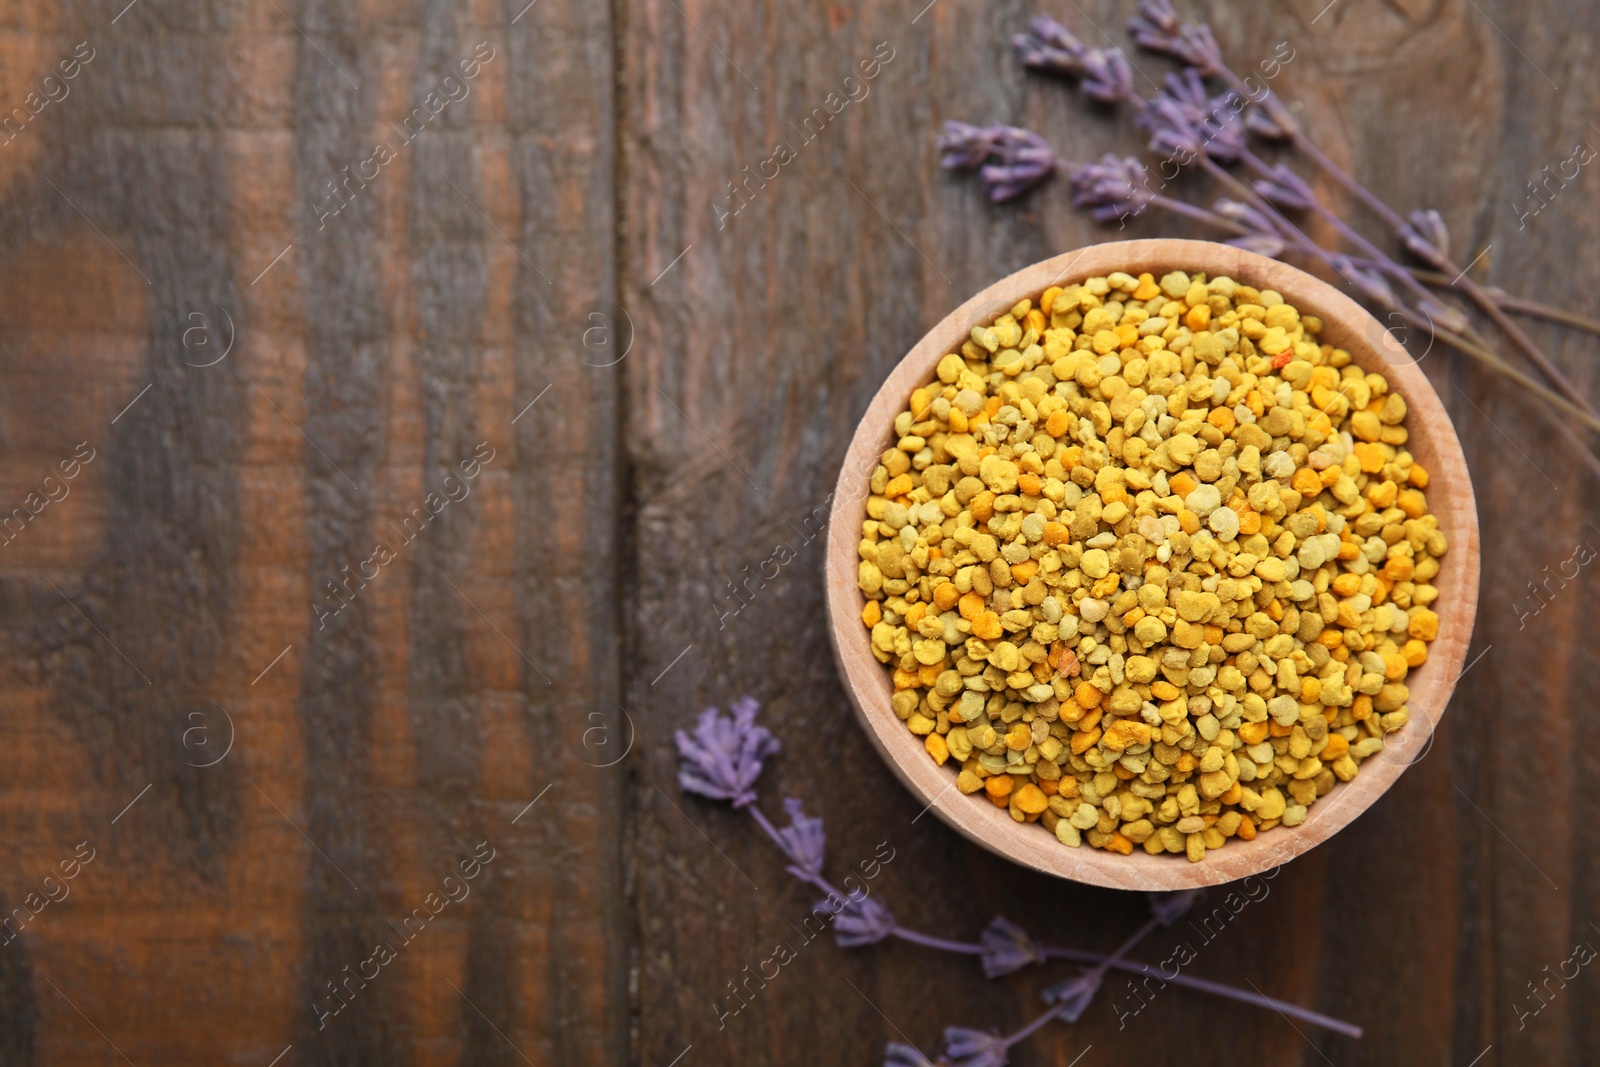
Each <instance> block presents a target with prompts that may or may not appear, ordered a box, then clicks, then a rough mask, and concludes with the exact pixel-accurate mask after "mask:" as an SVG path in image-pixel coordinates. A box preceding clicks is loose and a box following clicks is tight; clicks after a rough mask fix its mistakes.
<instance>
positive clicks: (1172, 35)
mask: <svg viewBox="0 0 1600 1067" xmlns="http://www.w3.org/2000/svg"><path fill="white" fill-rule="evenodd" d="M1128 33H1129V34H1130V35H1132V37H1133V39H1134V42H1135V43H1136V44H1138V46H1139V47H1140V48H1143V49H1145V50H1146V51H1150V52H1163V53H1165V54H1167V55H1169V56H1171V57H1172V58H1174V59H1176V60H1178V61H1179V62H1180V63H1186V64H1188V65H1189V66H1191V67H1195V68H1196V69H1198V70H1199V71H1200V73H1201V75H1203V76H1205V77H1210V76H1211V75H1213V74H1215V73H1217V72H1218V71H1219V70H1221V69H1222V48H1221V46H1219V45H1218V44H1217V38H1216V36H1215V35H1214V34H1212V32H1211V27H1209V26H1207V25H1206V24H1205V23H1198V24H1196V23H1192V22H1179V21H1178V13H1177V12H1176V11H1174V10H1173V9H1172V4H1171V3H1170V2H1169V0H1144V2H1143V3H1141V4H1140V5H1139V10H1138V13H1137V14H1135V15H1134V16H1133V18H1131V19H1129V20H1128Z"/></svg>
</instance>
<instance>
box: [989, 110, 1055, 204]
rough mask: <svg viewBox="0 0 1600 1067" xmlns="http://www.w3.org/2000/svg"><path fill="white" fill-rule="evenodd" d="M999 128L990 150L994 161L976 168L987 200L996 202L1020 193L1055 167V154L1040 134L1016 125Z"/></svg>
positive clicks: (1037, 182) (1043, 177)
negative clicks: (987, 194) (987, 197)
mask: <svg viewBox="0 0 1600 1067" xmlns="http://www.w3.org/2000/svg"><path fill="white" fill-rule="evenodd" d="M999 129H1000V134H999V136H998V137H997V138H995V141H994V145H993V148H992V149H991V151H990V158H991V159H993V160H994V162H992V163H987V164H985V165H984V167H983V169H982V170H981V171H979V176H980V177H982V178H983V184H984V187H985V188H986V189H987V190H988V193H989V199H990V200H991V201H993V202H994V203H996V204H999V203H1003V202H1005V201H1007V200H1011V199H1013V198H1015V197H1018V196H1021V195H1022V194H1023V193H1025V192H1027V191H1028V190H1029V189H1032V188H1033V187H1034V186H1035V185H1038V184H1039V183H1040V182H1042V181H1044V180H1045V179H1046V178H1047V177H1049V176H1050V173H1051V172H1052V171H1054V170H1055V169H1056V154H1055V152H1054V151H1053V150H1052V149H1051V147H1050V145H1049V143H1048V142H1047V141H1046V140H1045V139H1044V138H1043V137H1040V136H1039V135H1038V134H1036V133H1034V132H1033V131H1032V130H1024V129H1021V128H1020V127H1017V126H1001V127H1000V128H999Z"/></svg>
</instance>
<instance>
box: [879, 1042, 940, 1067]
mask: <svg viewBox="0 0 1600 1067" xmlns="http://www.w3.org/2000/svg"><path fill="white" fill-rule="evenodd" d="M883 1067H935V1065H934V1062H933V1061H932V1060H930V1059H928V1057H926V1056H924V1055H923V1054H922V1051H921V1050H920V1049H914V1048H912V1047H911V1046H910V1045H902V1044H900V1042H898V1041H891V1042H889V1044H888V1045H886V1046H885V1047H884V1050H883Z"/></svg>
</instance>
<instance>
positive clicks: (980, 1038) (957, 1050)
mask: <svg viewBox="0 0 1600 1067" xmlns="http://www.w3.org/2000/svg"><path fill="white" fill-rule="evenodd" d="M1008 1047H1009V1046H1007V1044H1006V1039H1005V1038H1003V1037H1001V1036H1000V1035H999V1034H997V1033H995V1032H994V1031H993V1030H969V1029H968V1028H966V1027H964V1026H947V1027H945V1031H944V1054H945V1058H946V1059H948V1060H949V1061H950V1067H1005V1065H1006V1063H1007V1062H1009V1061H1008V1060H1007V1059H1006V1049H1007V1048H1008Z"/></svg>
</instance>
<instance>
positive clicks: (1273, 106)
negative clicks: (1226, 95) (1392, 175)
mask: <svg viewBox="0 0 1600 1067" xmlns="http://www.w3.org/2000/svg"><path fill="white" fill-rule="evenodd" d="M1217 74H1218V76H1219V77H1221V78H1222V80H1223V81H1225V82H1227V83H1228V85H1229V87H1230V88H1232V89H1233V91H1234V92H1236V93H1238V94H1239V95H1240V96H1242V97H1244V98H1245V99H1246V100H1250V101H1253V102H1255V103H1256V104H1258V105H1259V106H1260V107H1262V108H1265V109H1266V112H1267V114H1268V115H1269V116H1271V118H1272V121H1273V122H1275V123H1277V125H1278V126H1279V128H1280V129H1282V130H1283V131H1284V132H1285V133H1286V134H1288V136H1289V140H1291V141H1292V142H1294V146H1295V147H1296V148H1298V149H1300V151H1302V152H1304V153H1305V154H1306V155H1307V156H1308V157H1310V159H1311V161H1312V162H1313V163H1315V164H1316V165H1317V166H1318V167H1319V168H1320V169H1321V170H1322V171H1323V172H1324V173H1325V174H1327V175H1328V177H1330V178H1332V179H1333V180H1334V181H1335V182H1337V183H1338V184H1339V185H1341V186H1343V187H1344V189H1345V190H1346V191H1347V192H1349V193H1350V194H1351V195H1352V196H1354V197H1355V198H1356V199H1357V200H1360V201H1361V202H1362V203H1363V204H1365V205H1367V207H1369V208H1371V209H1372V211H1373V213H1374V214H1376V215H1377V216H1378V217H1379V218H1381V219H1382V220H1383V221H1384V224H1385V225H1387V226H1388V227H1389V228H1390V229H1392V230H1394V231H1395V232H1396V233H1399V232H1400V231H1401V230H1403V229H1405V225H1406V223H1405V220H1404V219H1402V218H1401V217H1400V216H1399V215H1397V214H1395V211H1394V209H1393V208H1391V207H1390V206H1389V205H1388V204H1385V203H1384V202H1383V201H1382V200H1380V199H1379V198H1378V195H1377V194H1376V193H1374V192H1373V191H1372V190H1370V189H1368V188H1367V187H1366V186H1365V185H1362V184H1361V183H1360V182H1358V181H1356V179H1355V178H1353V177H1351V175H1349V174H1348V173H1346V172H1345V170H1344V168H1343V167H1340V166H1339V164H1337V163H1335V162H1334V161H1333V160H1332V159H1329V158H1328V157H1327V156H1326V155H1324V154H1323V152H1322V149H1320V148H1318V147H1317V146H1316V145H1315V144H1313V143H1312V142H1311V139H1310V138H1309V137H1307V136H1306V135H1305V131H1304V130H1302V129H1301V128H1300V123H1299V122H1297V121H1296V120H1295V117H1294V114H1293V113H1292V112H1291V111H1290V110H1289V109H1288V108H1287V107H1285V106H1284V105H1283V102H1282V101H1280V100H1279V99H1278V95H1277V94H1276V93H1274V92H1273V91H1272V90H1271V89H1267V90H1266V91H1265V93H1263V94H1262V97H1261V99H1260V100H1256V98H1255V97H1253V96H1252V95H1251V94H1250V91H1249V89H1248V88H1247V87H1246V86H1245V83H1244V79H1243V78H1241V77H1239V75H1238V74H1236V73H1235V72H1234V70H1233V68H1232V67H1230V66H1228V65H1227V64H1225V63H1224V64H1220V65H1219V67H1218V70H1217Z"/></svg>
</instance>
